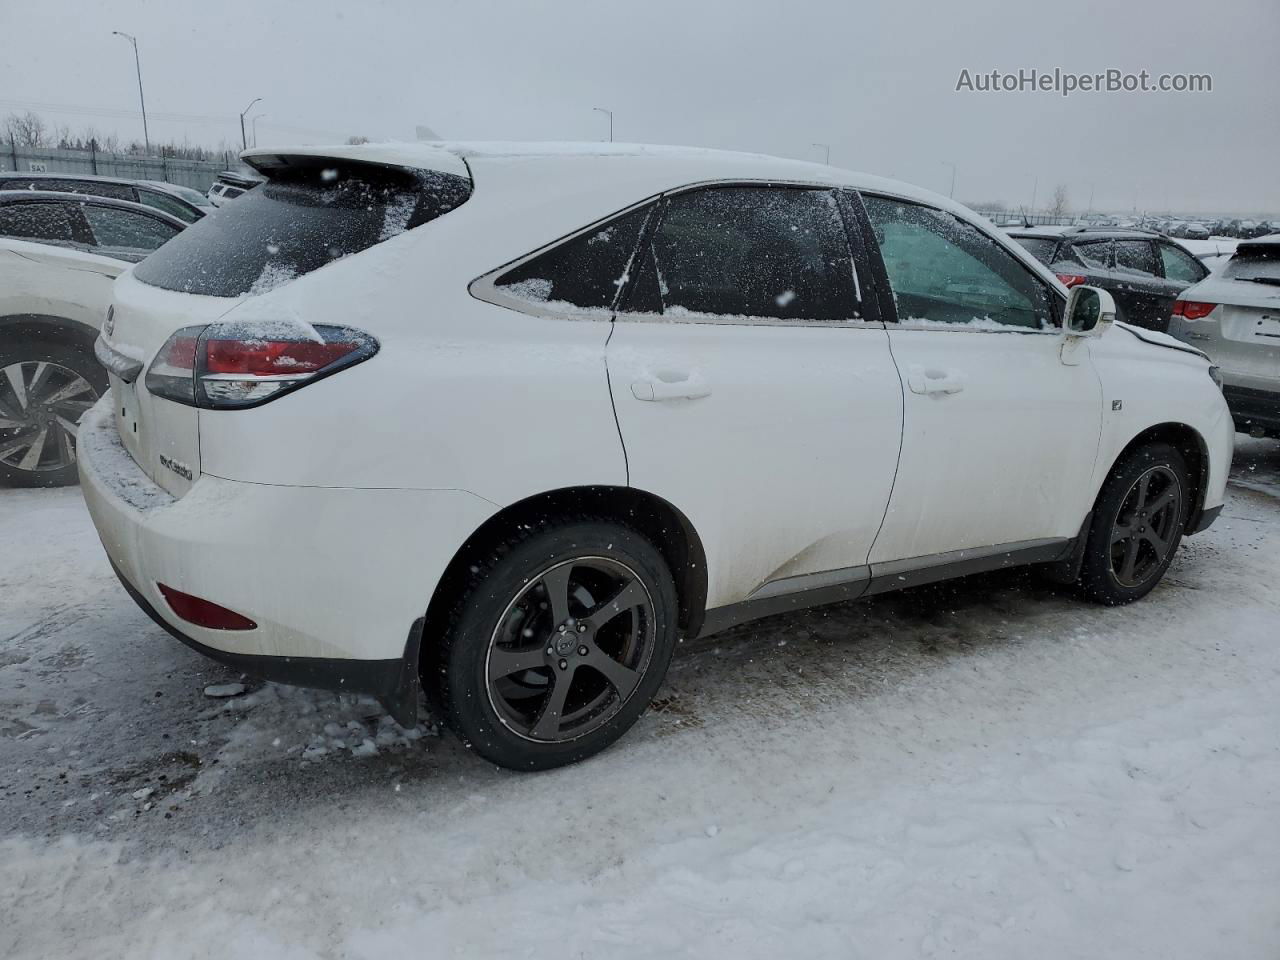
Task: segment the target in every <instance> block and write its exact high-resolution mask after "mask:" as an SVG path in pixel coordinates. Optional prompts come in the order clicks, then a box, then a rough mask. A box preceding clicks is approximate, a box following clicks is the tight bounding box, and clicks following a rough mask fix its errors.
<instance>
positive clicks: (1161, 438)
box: [1100, 422, 1209, 530]
mask: <svg viewBox="0 0 1280 960" xmlns="http://www.w3.org/2000/svg"><path fill="white" fill-rule="evenodd" d="M1150 443H1167V444H1169V445H1170V446H1172V447H1174V448H1175V449H1176V450H1177V451H1178V452H1179V453H1180V454H1182V458H1183V459H1184V460H1185V461H1186V463H1187V472H1188V474H1190V479H1191V496H1189V497H1188V498H1187V518H1186V529H1188V530H1194V529H1195V528H1196V524H1197V523H1198V522H1199V519H1200V513H1201V511H1202V510H1203V509H1204V494H1205V490H1206V489H1207V487H1208V482H1209V445H1208V444H1207V443H1205V439H1204V437H1203V436H1201V435H1200V432H1199V431H1198V430H1196V429H1195V427H1192V426H1190V425H1188V424H1185V423H1178V422H1169V423H1158V424H1155V425H1153V426H1150V427H1147V428H1146V429H1145V430H1143V431H1142V432H1141V433H1139V434H1138V435H1137V436H1135V437H1134V438H1133V439H1132V440H1130V441H1129V442H1128V443H1127V444H1125V446H1124V449H1122V450H1121V451H1120V452H1119V453H1117V454H1116V456H1115V457H1114V458H1113V459H1112V461H1111V464H1110V466H1109V467H1108V468H1107V472H1106V473H1105V474H1103V476H1102V483H1105V482H1106V480H1107V478H1108V477H1110V476H1111V475H1112V474H1113V473H1114V472H1115V470H1116V467H1117V466H1118V465H1119V464H1121V463H1123V462H1124V460H1125V458H1127V457H1128V456H1129V455H1130V454H1132V453H1133V451H1135V450H1137V449H1139V448H1140V447H1144V446H1146V445H1147V444H1150ZM1100 489H1101V488H1100Z"/></svg>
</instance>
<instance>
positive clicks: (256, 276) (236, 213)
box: [134, 158, 471, 297]
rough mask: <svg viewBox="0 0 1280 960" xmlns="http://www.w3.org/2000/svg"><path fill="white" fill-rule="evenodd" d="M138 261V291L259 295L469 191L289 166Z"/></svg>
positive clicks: (456, 180)
mask: <svg viewBox="0 0 1280 960" xmlns="http://www.w3.org/2000/svg"><path fill="white" fill-rule="evenodd" d="M293 159H294V161H296V162H292V163H291V164H290V165H289V166H286V167H283V168H281V169H280V170H278V171H273V173H272V178H271V179H270V180H269V181H268V182H266V183H264V184H262V185H261V186H259V187H256V188H255V189H253V190H250V191H247V192H245V193H244V196H241V197H238V198H237V199H236V201H235V202H234V203H228V204H225V205H224V206H222V207H219V208H218V209H217V210H215V211H214V212H212V213H210V214H209V215H208V216H206V217H203V218H202V219H200V220H199V221H197V222H196V223H194V224H192V225H191V226H190V227H188V228H187V229H186V230H184V231H183V232H182V233H180V234H178V236H176V237H174V238H173V240H172V241H170V242H169V243H166V244H165V245H164V246H163V247H161V248H160V249H159V250H157V251H156V252H155V253H153V254H152V255H151V256H149V257H148V258H147V259H146V260H144V261H143V262H142V263H141V264H140V265H139V266H138V267H137V269H136V270H135V272H134V276H135V277H137V279H139V280H141V281H142V282H143V283H148V284H151V285H152V286H156V287H162V288H164V289H166V290H176V291H179V292H181V293H196V294H202V295H205V296H211V297H236V296H240V295H241V294H260V293H266V292H267V291H268V290H271V289H273V288H274V287H276V286H279V285H280V284H283V283H287V282H288V281H290V280H293V279H296V278H297V277H301V276H303V275H305V274H307V273H310V272H311V271H313V270H316V269H319V268H320V267H323V266H324V265H325V264H327V263H332V262H333V261H335V260H340V259H342V258H343V257H348V256H351V255H352V254H354V253H359V252H360V251H362V250H366V249H368V248H369V247H372V246H374V245H375V244H377V243H381V242H382V241H383V240H389V239H390V238H391V237H394V236H396V235H397V234H399V233H402V232H404V231H405V230H409V229H412V228H414V227H417V226H421V225H422V224H424V223H428V222H429V221H431V220H434V219H436V218H437V217H439V216H441V215H443V214H445V213H447V212H449V211H450V210H453V209H455V208H456V207H458V206H459V205H460V204H462V203H464V202H465V201H466V200H467V198H468V197H469V196H470V195H471V181H470V180H468V179H467V178H465V177H460V176H457V175H456V174H450V173H439V172H436V171H429V170H408V169H405V168H399V167H396V168H392V167H384V166H380V165H377V164H367V163H353V162H349V161H341V162H340V161H335V160H323V159H315V160H312V159H311V158H306V159H302V158H293Z"/></svg>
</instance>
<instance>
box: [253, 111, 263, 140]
mask: <svg viewBox="0 0 1280 960" xmlns="http://www.w3.org/2000/svg"><path fill="white" fill-rule="evenodd" d="M265 116H266V114H265V113H256V114H254V115H253V127H252V131H253V145H254V146H255V147H256V146H257V145H258V121H259V120H261V119H262V118H263V117H265Z"/></svg>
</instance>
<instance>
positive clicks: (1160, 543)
mask: <svg viewBox="0 0 1280 960" xmlns="http://www.w3.org/2000/svg"><path fill="white" fill-rule="evenodd" d="M1142 536H1143V539H1145V540H1146V541H1147V543H1149V544H1151V546H1152V547H1153V548H1154V549H1155V551H1156V560H1157V562H1159V561H1160V560H1163V559H1164V554H1165V551H1166V550H1168V549H1169V541H1167V540H1165V539H1164V537H1162V536H1160V535H1159V534H1158V533H1156V532H1155V530H1153V529H1151V528H1150V527H1148V528H1147V531H1146V533H1144V534H1143V535H1142Z"/></svg>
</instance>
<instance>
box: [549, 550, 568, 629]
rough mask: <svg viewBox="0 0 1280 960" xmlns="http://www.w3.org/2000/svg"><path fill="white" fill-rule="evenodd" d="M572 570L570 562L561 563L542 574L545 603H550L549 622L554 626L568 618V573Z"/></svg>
mask: <svg viewBox="0 0 1280 960" xmlns="http://www.w3.org/2000/svg"><path fill="white" fill-rule="evenodd" d="M572 572H573V564H572V563H562V564H561V565H560V566H558V567H553V568H552V569H550V570H548V571H547V572H546V573H544V574H543V575H542V586H543V587H544V588H545V589H546V591H547V603H548V604H550V605H551V622H552V624H553V625H555V626H559V625H560V624H562V623H564V622H566V621H567V620H568V619H569V574H570V573H572Z"/></svg>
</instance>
